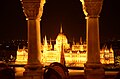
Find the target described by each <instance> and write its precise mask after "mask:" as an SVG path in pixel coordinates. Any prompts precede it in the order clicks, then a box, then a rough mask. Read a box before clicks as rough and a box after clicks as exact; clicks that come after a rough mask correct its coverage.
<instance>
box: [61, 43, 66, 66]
mask: <svg viewBox="0 0 120 79" xmlns="http://www.w3.org/2000/svg"><path fill="white" fill-rule="evenodd" d="M60 63H61V64H62V65H64V66H65V56H64V46H63V44H62V45H61V58H60Z"/></svg>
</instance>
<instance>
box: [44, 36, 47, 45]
mask: <svg viewBox="0 0 120 79" xmlns="http://www.w3.org/2000/svg"><path fill="white" fill-rule="evenodd" d="M44 45H47V37H46V35H45V42H44Z"/></svg>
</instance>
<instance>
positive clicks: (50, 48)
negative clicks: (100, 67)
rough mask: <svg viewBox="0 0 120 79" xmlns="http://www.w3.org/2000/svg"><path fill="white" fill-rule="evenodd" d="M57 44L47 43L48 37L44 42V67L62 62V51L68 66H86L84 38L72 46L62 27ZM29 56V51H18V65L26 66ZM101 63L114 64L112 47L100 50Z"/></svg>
mask: <svg viewBox="0 0 120 79" xmlns="http://www.w3.org/2000/svg"><path fill="white" fill-rule="evenodd" d="M55 42H56V43H55V44H54V45H53V44H52V42H51V40H50V42H47V37H46V36H45V38H44V40H43V44H42V46H41V48H42V49H41V59H40V60H41V63H42V64H43V65H44V66H46V65H49V64H50V63H52V62H60V58H61V51H63V52H64V56H65V64H66V66H69V67H70V66H75V67H83V66H84V63H86V61H87V45H86V42H83V41H82V37H80V41H79V42H78V43H75V42H74V41H73V44H72V45H70V44H69V43H68V39H67V37H66V35H64V34H63V32H62V27H61V29H60V33H59V34H58V36H57V38H56V41H55ZM62 48H63V49H62ZM27 55H28V51H27V49H25V48H23V49H18V50H17V57H16V64H21V63H22V62H23V63H24V64H25V63H27V58H28V57H27ZM100 61H101V63H102V64H113V63H114V51H113V49H112V47H111V48H110V49H108V48H107V46H104V47H103V48H102V49H101V50H100Z"/></svg>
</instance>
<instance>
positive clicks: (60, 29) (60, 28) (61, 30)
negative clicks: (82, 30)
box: [60, 24, 63, 33]
mask: <svg viewBox="0 0 120 79" xmlns="http://www.w3.org/2000/svg"><path fill="white" fill-rule="evenodd" d="M62 32H63V30H62V24H61V27H60V33H62Z"/></svg>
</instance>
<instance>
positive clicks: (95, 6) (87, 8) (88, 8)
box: [80, 0, 103, 17]
mask: <svg viewBox="0 0 120 79" xmlns="http://www.w3.org/2000/svg"><path fill="white" fill-rule="evenodd" d="M80 1H81V2H82V6H83V11H84V14H85V15H86V16H87V17H88V16H89V17H99V14H100V12H101V9H102V4H103V3H102V1H86V0H85V1H84V0H80Z"/></svg>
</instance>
